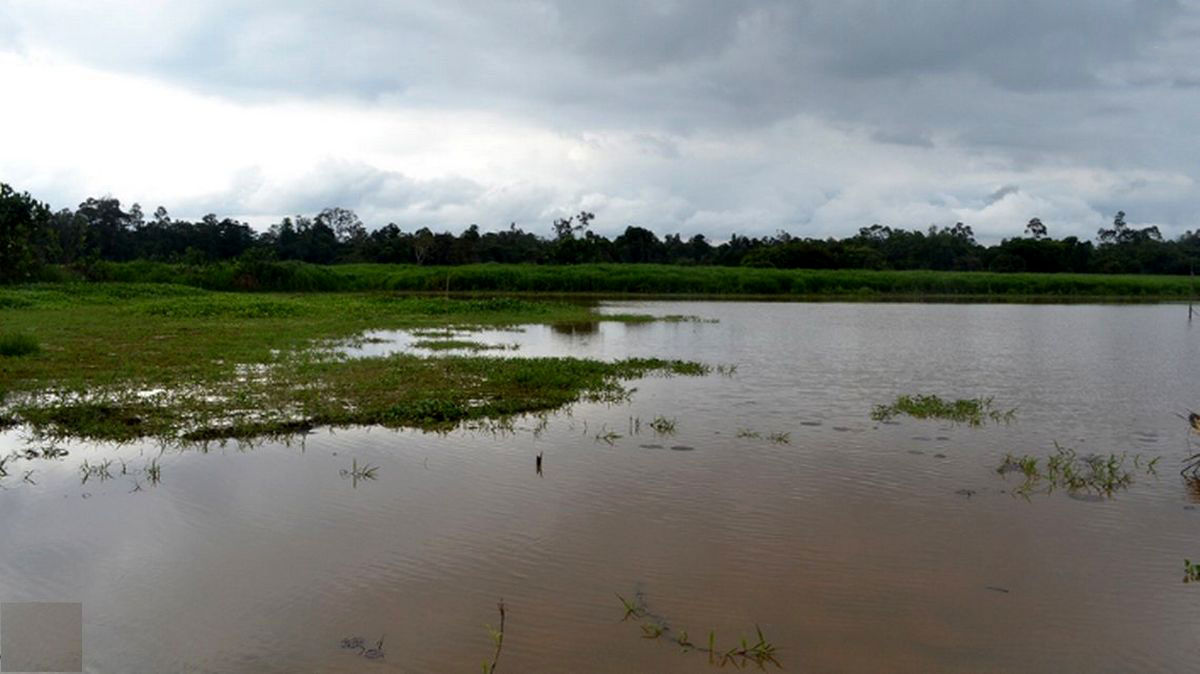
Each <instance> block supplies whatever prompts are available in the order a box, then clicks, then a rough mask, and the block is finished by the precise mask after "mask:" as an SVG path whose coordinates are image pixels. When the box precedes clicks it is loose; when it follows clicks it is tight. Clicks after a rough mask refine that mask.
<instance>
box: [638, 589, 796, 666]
mask: <svg viewBox="0 0 1200 674" xmlns="http://www.w3.org/2000/svg"><path fill="white" fill-rule="evenodd" d="M634 596H635V599H634V600H632V601H631V600H629V599H626V598H625V597H622V596H621V595H619V594H618V595H617V599H618V600H620V602H621V606H622V608H624V610H625V615H624V617H622V618H621V620H622V622H624V621H628V620H630V619H633V620H636V621H639V624H638V627H639V628H640V629H641V631H642V638H643V639H652V640H656V639H661V638H662V637H664V636H665V637H667V640H668V641H670V642H671V643H673V644H675V645H676V646H678V647H679V648H680V649H681V650H682V651H683V652H684V653H687V652H691V651H696V652H700V653H707V654H708V664H710V665H716V666H718V667H724V666H725V665H728V664H732V665H733V666H734V667H735V668H737V669H741V668H743V667H745V666H746V665H748V664H754V665H755V666H756V667H758V668H759V669H766V666H767V665H768V664H772V665H775V666H776V667H777V668H779V669H783V665H781V664H779V661H778V660H777V659H776V657H775V656H776V654H777V653H778V649H777V648H776V646H775V645H774V644H772V643H771V642H770V641H768V640H767V638H766V637H765V636H763V632H762V629H760V628H759V626H758V625H755V626H754V632H755V635H756V638H755V639H753V640H751V639H748V638H746V637H744V636H743V637H742V638H741V639H740V640H739V642H738V643H737V644H735V645H734V646H732V647H730V648H721V647H718V646H717V635H716V631H715V630H709V632H708V642H707V644H708V645H707V646H698V645H696V644H695V643H693V642H692V640H691V638H690V637H689V636H688V632H687V630H685V629H681V630H678V631H676V630H675V629H674V628H673V627H672V626H671V624H670V623H669V622H668V621H667V620H666V619H665V618H663V617H662V616H658V615H655V614H653V613H651V612H650V610H649V609H648V608H647V607H646V601H645V597H644V596H643V595H642V594H641V593H640V592H639V593H637V594H636V595H634ZM672 635H674V636H672Z"/></svg>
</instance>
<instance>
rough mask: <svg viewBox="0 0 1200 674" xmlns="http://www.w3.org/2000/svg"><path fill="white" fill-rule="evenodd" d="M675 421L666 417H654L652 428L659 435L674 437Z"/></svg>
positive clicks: (651, 423)
mask: <svg viewBox="0 0 1200 674" xmlns="http://www.w3.org/2000/svg"><path fill="white" fill-rule="evenodd" d="M675 423H676V420H675V419H668V418H666V417H661V416H660V417H654V421H651V422H650V428H652V429H654V432H655V433H658V434H659V435H674V434H675Z"/></svg>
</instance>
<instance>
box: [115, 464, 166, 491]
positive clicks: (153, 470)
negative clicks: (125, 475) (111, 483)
mask: <svg viewBox="0 0 1200 674" xmlns="http://www.w3.org/2000/svg"><path fill="white" fill-rule="evenodd" d="M122 466H123V464H122ZM122 470H123V468H122ZM143 472H144V473H145V474H146V479H148V480H150V484H152V485H157V484H158V483H159V482H162V466H160V465H159V464H158V459H157V458H154V459H151V460H150V463H148V464H146V468H145V469H144V470H143Z"/></svg>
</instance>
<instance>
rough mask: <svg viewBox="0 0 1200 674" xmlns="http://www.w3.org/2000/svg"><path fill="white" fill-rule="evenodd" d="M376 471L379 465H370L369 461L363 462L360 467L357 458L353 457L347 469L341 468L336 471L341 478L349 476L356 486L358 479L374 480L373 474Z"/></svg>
mask: <svg viewBox="0 0 1200 674" xmlns="http://www.w3.org/2000/svg"><path fill="white" fill-rule="evenodd" d="M378 471H379V466H372V465H371V464H369V463H365V464H363V465H362V467H361V468H360V467H359V465H358V459H354V460H353V461H352V462H351V464H350V469H349V470H347V469H345V468H343V469H341V470H340V471H338V473H339V474H340V475H341V476H342V477H343V478H350V479H351V480H353V482H354V486H355V487H357V486H358V482H359V480H374V479H375V474H376V473H377V472H378Z"/></svg>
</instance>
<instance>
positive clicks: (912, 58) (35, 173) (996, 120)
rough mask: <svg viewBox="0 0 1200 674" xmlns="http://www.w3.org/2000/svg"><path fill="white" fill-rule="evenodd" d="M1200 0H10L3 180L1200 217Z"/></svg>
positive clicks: (627, 217) (70, 192) (773, 212)
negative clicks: (806, 0)
mask: <svg viewBox="0 0 1200 674" xmlns="http://www.w3.org/2000/svg"><path fill="white" fill-rule="evenodd" d="M1198 57H1200V0H1178V1H1173V0H1128V1H1127V0H1088V1H1087V2H1079V3H1070V2H1064V1H1063V0H1007V1H989V0H963V1H961V2H958V1H951V0H943V1H937V0H928V1H922V0H903V1H901V0H896V1H895V2H883V1H881V0H877V1H859V0H839V1H836V2H833V1H828V0H826V1H822V2H802V1H789V2H783V1H781V2H772V1H771V0H755V1H749V2H739V1H737V0H711V1H704V0H696V1H684V0H679V1H660V0H603V1H595V0H578V1H571V2H568V1H560V2H553V1H532V0H531V1H520V2H517V1H514V2H505V1H503V0H488V1H481V2H452V1H450V0H407V1H406V2H377V1H374V0H370V1H368V0H361V1H359V0H340V1H339V2H332V1H330V2H315V1H308V0H259V1H256V2H244V1H243V0H203V1H194V2H181V1H179V2H177V1H172V0H128V1H117V0H70V1H68V0H0V87H2V88H0V91H3V103H2V104H0V181H2V182H7V183H10V184H11V185H13V186H14V187H16V188H17V189H19V190H28V191H30V192H32V193H33V194H34V195H35V196H37V197H39V198H41V199H43V200H46V201H49V202H50V203H51V205H52V206H54V207H55V208H60V207H64V206H71V207H74V206H75V205H77V204H78V203H79V202H80V201H82V200H83V199H85V198H87V197H89V196H101V195H105V194H111V195H112V196H115V197H117V198H119V199H121V200H122V202H123V203H125V204H129V203H132V202H134V201H137V202H140V203H141V204H142V206H143V208H144V209H145V210H146V212H147V213H149V212H151V211H153V209H154V207H155V206H157V205H159V204H162V205H165V206H166V207H167V208H168V210H170V211H171V213H172V215H175V216H178V217H198V216H200V215H203V214H204V213H208V212H215V213H217V214H219V215H221V216H232V217H238V218H241V219H243V220H247V221H249V222H252V223H254V224H255V225H257V226H264V225H266V224H269V223H271V222H273V221H275V220H277V219H278V218H279V217H281V216H283V215H287V214H297V213H315V212H316V211H318V210H320V209H321V208H324V207H327V206H342V207H345V208H352V209H354V210H355V211H357V212H358V213H359V215H360V216H361V217H362V218H363V220H364V221H365V222H366V223H367V224H368V226H369V227H370V228H374V227H377V226H380V225H383V224H386V223H388V222H395V223H396V224H398V225H400V226H401V227H403V228H405V229H414V228H417V227H420V226H431V227H433V228H435V229H442V228H449V229H452V230H454V231H458V230H460V229H462V228H463V227H464V226H466V225H468V224H471V223H478V224H479V225H480V226H481V227H483V228H484V229H495V228H499V227H504V226H507V225H508V223H509V222H514V221H515V222H517V223H518V224H519V225H521V226H522V227H524V228H525V229H528V230H530V231H535V232H538V233H540V234H543V235H547V234H549V233H550V224H551V221H552V220H553V219H554V218H555V217H559V216H562V215H566V214H568V213H573V212H577V211H579V210H580V209H586V210H589V211H592V212H594V213H595V214H596V220H595V222H594V225H593V229H595V230H596V231H599V232H602V233H605V234H612V233H616V232H619V231H621V230H623V229H624V228H625V226H627V225H630V224H636V225H640V226H644V227H648V228H650V229H653V230H655V231H657V232H659V233H660V234H662V233H668V232H679V233H681V234H684V235H685V236H690V235H691V234H695V233H704V234H706V235H709V236H710V237H711V238H714V239H723V238H726V237H728V235H729V234H730V233H733V232H737V233H740V234H746V235H762V234H771V233H774V232H775V231H776V230H779V229H785V230H787V231H789V232H791V233H792V234H793V235H796V236H822V237H823V236H830V235H834V236H844V235H847V234H852V233H854V232H855V231H856V230H857V229H858V228H859V227H862V226H866V225H870V224H872V223H880V224H886V225H891V226H900V227H922V228H923V227H927V226H928V225H930V224H937V225H951V224H953V223H954V222H956V221H962V222H965V223H967V224H968V225H971V226H972V227H973V228H974V229H975V232H976V234H977V236H978V237H979V238H980V239H981V240H984V241H988V242H990V241H995V240H997V239H999V238H1001V237H1006V236H1015V235H1019V234H1020V233H1021V231H1022V229H1023V226H1024V223H1025V222H1026V221H1028V220H1029V219H1030V218H1032V217H1035V216H1036V217H1040V218H1041V219H1042V221H1043V222H1045V223H1046V225H1047V226H1048V227H1049V230H1050V234H1051V235H1053V236H1057V237H1061V236H1066V235H1068V234H1075V235H1078V236H1081V237H1086V238H1092V237H1094V236H1095V233H1096V230H1097V229H1098V228H1099V227H1101V226H1103V225H1105V224H1107V223H1109V222H1110V221H1111V220H1112V215H1113V213H1114V212H1115V211H1117V210H1118V209H1123V210H1125V211H1126V212H1127V213H1128V220H1129V221H1130V223H1131V224H1136V225H1138V226H1145V225H1149V224H1155V225H1158V226H1159V227H1160V228H1161V229H1162V231H1163V233H1164V234H1167V235H1170V236H1175V235H1178V234H1180V233H1182V232H1183V231H1184V230H1187V229H1195V228H1197V227H1198V226H1200V189H1198V187H1200V186H1198V184H1197V183H1198V181H1200V58H1198Z"/></svg>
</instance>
